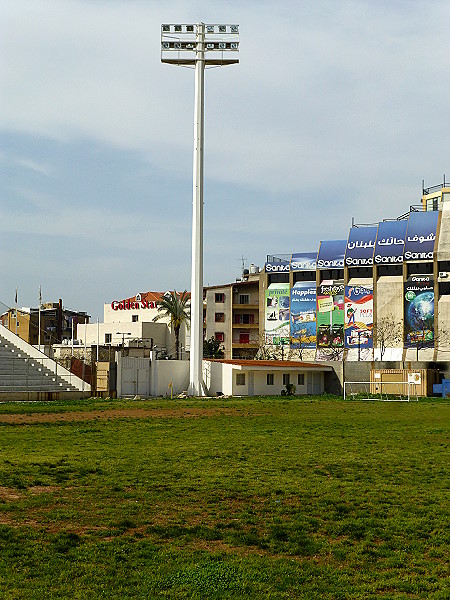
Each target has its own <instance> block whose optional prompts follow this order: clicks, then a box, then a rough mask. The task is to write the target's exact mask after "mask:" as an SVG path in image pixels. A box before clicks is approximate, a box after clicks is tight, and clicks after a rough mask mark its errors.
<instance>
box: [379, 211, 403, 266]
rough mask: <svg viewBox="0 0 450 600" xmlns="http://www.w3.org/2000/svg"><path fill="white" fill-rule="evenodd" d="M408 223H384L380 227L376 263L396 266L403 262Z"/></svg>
mask: <svg viewBox="0 0 450 600" xmlns="http://www.w3.org/2000/svg"><path fill="white" fill-rule="evenodd" d="M407 226H408V221H406V220H401V221H382V222H381V223H380V224H379V225H378V234H377V241H376V244H375V255H374V263H375V264H376V265H381V264H396V263H402V262H403V249H404V247H405V237H406V228H407Z"/></svg>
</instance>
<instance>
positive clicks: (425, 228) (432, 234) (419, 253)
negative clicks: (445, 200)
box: [404, 211, 439, 261]
mask: <svg viewBox="0 0 450 600" xmlns="http://www.w3.org/2000/svg"><path fill="white" fill-rule="evenodd" d="M438 217H439V212H438V211H430V212H412V213H410V215H409V221H408V231H407V232H406V241H405V253H404V259H405V261H408V260H430V261H431V260H433V251H434V241H435V239H436V229H437V223H438Z"/></svg>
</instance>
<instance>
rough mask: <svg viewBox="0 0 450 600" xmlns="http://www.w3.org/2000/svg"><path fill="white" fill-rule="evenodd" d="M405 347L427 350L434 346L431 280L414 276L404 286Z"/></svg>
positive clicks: (422, 276) (429, 277) (423, 276)
mask: <svg viewBox="0 0 450 600" xmlns="http://www.w3.org/2000/svg"><path fill="white" fill-rule="evenodd" d="M404 292H405V293H404V311H405V346H406V347H407V348H419V349H420V348H429V347H432V346H433V345H434V286H433V278H432V277H431V276H428V275H416V276H412V277H410V278H409V279H408V281H407V282H406V283H405V284H404Z"/></svg>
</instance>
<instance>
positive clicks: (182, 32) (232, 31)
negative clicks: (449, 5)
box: [161, 23, 239, 396]
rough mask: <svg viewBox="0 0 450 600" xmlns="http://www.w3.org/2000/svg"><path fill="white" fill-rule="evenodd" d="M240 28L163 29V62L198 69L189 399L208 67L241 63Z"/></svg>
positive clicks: (198, 340)
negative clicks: (206, 70)
mask: <svg viewBox="0 0 450 600" xmlns="http://www.w3.org/2000/svg"><path fill="white" fill-rule="evenodd" d="M238 52H239V26H238V25H205V23H197V24H195V25H162V26H161V62H163V63H168V64H172V65H178V66H185V67H194V68H195V105H194V160H193V207H192V267H191V348H190V367H189V387H188V394H189V395H190V396H203V395H204V393H205V391H204V386H203V373H202V360H203V143H204V96H205V93H204V87H205V67H207V66H225V65H230V64H236V63H238V62H239V59H238V58H237V53H238Z"/></svg>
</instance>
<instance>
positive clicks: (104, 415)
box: [0, 407, 259, 425]
mask: <svg viewBox="0 0 450 600" xmlns="http://www.w3.org/2000/svg"><path fill="white" fill-rule="evenodd" d="M256 414H257V413H249V412H246V411H245V412H244V411H239V410H236V409H232V408H220V407H217V408H179V409H158V408H155V409H145V408H129V409H122V408H118V409H108V410H91V411H79V412H78V411H77V412H59V413H33V414H22V415H17V414H14V415H13V414H11V415H0V423H10V424H14V425H29V424H32V423H64V422H67V423H69V422H74V421H95V420H102V421H106V420H108V419H148V418H155V419H191V418H199V417H217V416H227V417H250V416H256ZM258 414H259V413H258Z"/></svg>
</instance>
